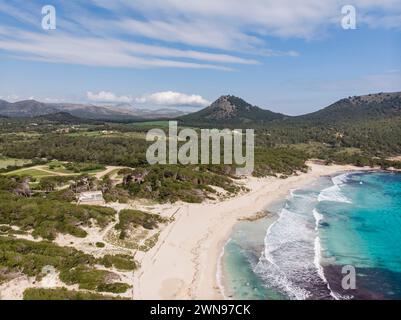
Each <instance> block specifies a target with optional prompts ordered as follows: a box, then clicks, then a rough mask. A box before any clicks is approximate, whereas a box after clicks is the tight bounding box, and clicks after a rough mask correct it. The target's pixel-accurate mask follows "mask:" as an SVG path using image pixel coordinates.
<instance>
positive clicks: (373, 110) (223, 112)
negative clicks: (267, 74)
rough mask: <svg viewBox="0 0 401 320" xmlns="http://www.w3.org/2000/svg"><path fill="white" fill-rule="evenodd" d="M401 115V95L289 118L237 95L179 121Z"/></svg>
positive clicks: (355, 100) (317, 120) (271, 122)
mask: <svg viewBox="0 0 401 320" xmlns="http://www.w3.org/2000/svg"><path fill="white" fill-rule="evenodd" d="M398 116H401V92H393V93H377V94H368V95H364V96H354V97H348V98H345V99H341V100H339V101H337V102H335V103H333V104H331V105H330V106H328V107H326V108H324V109H321V110H319V111H316V112H313V113H309V114H305V115H301V116H295V117H291V116H286V115H283V114H281V113H275V112H272V111H269V110H265V109H261V108H259V107H256V106H253V105H251V104H249V103H248V102H246V101H244V100H242V99H241V98H238V97H235V96H222V97H220V98H219V99H217V100H216V101H215V102H214V103H213V104H211V105H210V106H209V107H207V108H205V109H202V110H200V111H198V112H195V113H191V114H188V115H185V116H182V117H180V118H179V120H180V121H182V123H183V124H191V125H198V126H211V125H212V126H233V125H242V126H244V125H245V126H248V127H253V126H254V127H261V126H262V127H269V126H276V125H284V126H285V125H287V124H290V125H294V126H298V125H301V126H302V125H304V124H307V125H322V124H337V123H343V122H353V123H354V124H359V123H360V122H365V121H372V120H373V121H374V120H384V119H388V118H393V117H398Z"/></svg>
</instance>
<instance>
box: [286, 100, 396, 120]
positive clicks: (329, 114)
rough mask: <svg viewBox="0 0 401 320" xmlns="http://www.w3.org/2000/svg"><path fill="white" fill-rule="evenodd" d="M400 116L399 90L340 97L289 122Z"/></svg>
mask: <svg viewBox="0 0 401 320" xmlns="http://www.w3.org/2000/svg"><path fill="white" fill-rule="evenodd" d="M396 116H401V92H393V93H378V94H369V95H364V96H355V97H349V98H346V99H341V100H339V101H337V102H335V103H333V104H332V105H330V106H328V107H326V108H324V109H322V110H319V111H317V112H313V113H310V114H306V115H302V116H298V117H293V118H292V119H291V122H301V123H302V122H304V121H307V122H314V123H316V124H318V123H337V122H348V121H355V122H358V121H368V120H383V119H386V118H392V117H396Z"/></svg>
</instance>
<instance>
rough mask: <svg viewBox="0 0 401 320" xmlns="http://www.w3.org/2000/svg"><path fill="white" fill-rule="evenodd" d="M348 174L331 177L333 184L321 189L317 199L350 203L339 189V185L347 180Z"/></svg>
mask: <svg viewBox="0 0 401 320" xmlns="http://www.w3.org/2000/svg"><path fill="white" fill-rule="evenodd" d="M347 177H348V174H347V173H344V174H340V175H338V176H335V177H333V178H332V179H331V181H332V182H333V184H334V185H333V186H331V187H328V188H326V189H323V190H322V191H321V192H320V194H319V196H318V198H317V199H318V201H319V202H321V201H332V202H342V203H352V201H351V200H349V199H348V198H347V197H346V196H345V195H344V194H343V192H342V191H341V186H342V185H343V184H344V183H345V182H346V181H347Z"/></svg>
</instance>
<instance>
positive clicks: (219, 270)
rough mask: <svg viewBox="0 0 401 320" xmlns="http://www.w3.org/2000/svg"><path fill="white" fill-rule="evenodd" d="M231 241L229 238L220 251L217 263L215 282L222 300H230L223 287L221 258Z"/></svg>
mask: <svg viewBox="0 0 401 320" xmlns="http://www.w3.org/2000/svg"><path fill="white" fill-rule="evenodd" d="M230 241H231V238H230V239H228V240H227V242H226V243H225V245H224V246H223V248H222V249H221V252H220V256H219V261H218V262H217V270H216V282H217V286H218V288H219V290H220V293H221V295H222V296H223V299H224V300H232V299H231V298H229V297H227V295H226V290H225V287H224V274H223V257H224V253H225V247H226V245H228V243H229V242H230Z"/></svg>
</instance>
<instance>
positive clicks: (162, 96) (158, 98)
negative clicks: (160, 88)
mask: <svg viewBox="0 0 401 320" xmlns="http://www.w3.org/2000/svg"><path fill="white" fill-rule="evenodd" d="M135 101H136V102H137V103H141V104H147V105H158V106H175V107H183V106H185V107H206V106H208V105H209V104H210V103H209V101H207V100H206V99H204V98H203V97H202V96H200V95H194V94H193V95H187V94H185V93H180V92H174V91H164V92H155V93H152V94H148V95H144V96H142V97H140V98H136V99H135Z"/></svg>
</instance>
